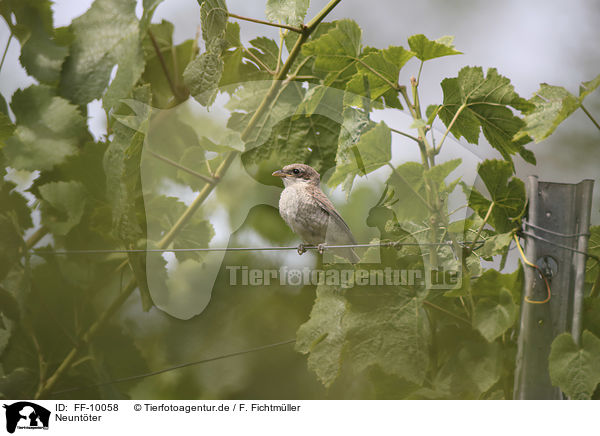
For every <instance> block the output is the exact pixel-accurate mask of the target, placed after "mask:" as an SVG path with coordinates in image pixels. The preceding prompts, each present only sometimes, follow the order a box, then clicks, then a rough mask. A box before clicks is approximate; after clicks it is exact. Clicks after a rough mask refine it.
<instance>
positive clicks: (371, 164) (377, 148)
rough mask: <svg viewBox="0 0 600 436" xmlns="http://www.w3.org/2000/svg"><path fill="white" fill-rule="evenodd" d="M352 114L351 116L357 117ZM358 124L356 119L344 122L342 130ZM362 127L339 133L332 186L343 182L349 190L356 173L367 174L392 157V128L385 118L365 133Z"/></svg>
mask: <svg viewBox="0 0 600 436" xmlns="http://www.w3.org/2000/svg"><path fill="white" fill-rule="evenodd" d="M348 111H356V110H355V109H351V108H347V109H346V110H345V111H344V113H345V114H346V112H348ZM353 117H354V116H352V118H350V119H352V120H356V119H355V118H353ZM355 126H356V124H355V123H354V121H352V123H351V124H350V125H348V124H346V121H344V124H343V126H342V129H344V128H346V127H350V128H353V127H355ZM361 130H362V129H361V128H360V127H359V128H358V129H357V130H354V131H348V132H344V131H342V133H340V143H339V145H338V152H337V155H336V158H335V161H336V167H335V172H334V173H333V175H332V176H331V178H330V179H329V181H328V184H329V186H332V187H333V186H337V185H339V184H340V183H344V190H345V191H346V192H349V191H350V189H351V188H352V183H353V181H354V178H355V177H356V176H365V175H367V174H369V173H370V172H373V171H375V170H376V169H378V168H380V167H382V166H383V165H386V164H387V163H388V162H389V161H390V159H391V158H392V149H391V146H392V136H391V131H390V128H389V127H388V126H387V125H386V124H385V123H384V122H383V121H382V122H380V123H379V124H377V125H376V126H375V127H373V128H372V129H370V130H368V131H366V132H365V133H362V132H361ZM361 133H362V134H361Z"/></svg>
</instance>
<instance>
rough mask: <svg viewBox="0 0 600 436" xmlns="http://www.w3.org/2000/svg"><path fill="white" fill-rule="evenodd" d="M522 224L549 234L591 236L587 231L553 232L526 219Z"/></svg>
mask: <svg viewBox="0 0 600 436" xmlns="http://www.w3.org/2000/svg"><path fill="white" fill-rule="evenodd" d="M523 224H524V225H526V226H527V227H533V228H534V229H537V230H541V231H542V232H545V233H549V234H551V235H555V236H560V237H562V238H577V237H579V236H591V235H590V234H589V233H573V234H571V235H568V234H565V233H559V232H555V231H554V230H549V229H546V228H544V227H541V226H538V225H535V224H532V223H530V222H529V221H527V220H523Z"/></svg>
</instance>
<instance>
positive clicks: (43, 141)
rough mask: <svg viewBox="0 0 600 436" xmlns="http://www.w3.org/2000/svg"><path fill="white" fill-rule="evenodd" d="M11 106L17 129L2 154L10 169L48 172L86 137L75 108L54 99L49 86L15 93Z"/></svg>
mask: <svg viewBox="0 0 600 436" xmlns="http://www.w3.org/2000/svg"><path fill="white" fill-rule="evenodd" d="M11 107H12V110H13V112H14V114H15V116H16V118H17V128H16V130H15V131H14V136H13V137H11V138H8V140H7V141H6V144H7V145H6V147H5V149H4V153H5V154H6V157H7V160H8V163H9V165H10V166H12V167H13V168H17V169H24V170H29V171H34V170H48V169H50V168H52V167H53V166H54V165H57V164H59V163H61V162H63V161H64V160H65V158H66V157H67V156H69V155H72V154H74V153H76V151H77V146H78V145H79V144H80V143H81V142H82V141H84V140H86V139H88V138H89V136H88V134H87V129H86V123H85V118H84V117H83V116H82V115H81V113H80V112H79V110H78V109H77V107H76V106H74V105H72V104H70V103H69V102H68V101H67V100H65V99H63V98H61V97H57V96H56V94H55V90H54V89H53V88H50V87H49V86H46V85H37V86H36V85H33V86H30V87H29V88H26V89H24V90H18V91H17V92H15V94H14V95H13V98H12V103H11Z"/></svg>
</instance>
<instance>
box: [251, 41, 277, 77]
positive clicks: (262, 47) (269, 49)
mask: <svg viewBox="0 0 600 436" xmlns="http://www.w3.org/2000/svg"><path fill="white" fill-rule="evenodd" d="M250 44H251V45H252V47H251V48H250V49H249V50H250V52H251V53H254V55H255V56H256V57H257V58H258V59H259V60H260V61H261V62H262V63H263V64H264V65H266V66H267V67H268V68H269V69H270V70H271V71H275V70H276V69H277V58H279V47H277V43H276V42H275V41H273V40H272V39H270V38H265V37H264V36H261V37H259V38H254V39H253V40H251V41H250ZM249 59H252V60H254V59H253V58H251V57H250V58H249ZM257 65H259V66H261V65H260V64H259V63H257ZM261 68H262V67H261Z"/></svg>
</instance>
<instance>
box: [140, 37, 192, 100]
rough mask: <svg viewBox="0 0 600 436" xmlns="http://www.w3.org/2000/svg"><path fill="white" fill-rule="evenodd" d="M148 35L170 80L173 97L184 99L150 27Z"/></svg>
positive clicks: (168, 80)
mask: <svg viewBox="0 0 600 436" xmlns="http://www.w3.org/2000/svg"><path fill="white" fill-rule="evenodd" d="M148 36H149V37H150V41H152V46H153V47H154V51H155V52H156V57H158V61H159V62H160V66H161V67H162V70H163V72H164V73H165V77H166V78H167V82H169V88H171V92H172V93H173V97H175V99H176V100H183V99H182V98H181V96H180V95H179V90H178V89H177V86H175V82H173V79H172V78H171V74H170V73H169V69H168V68H167V63H166V62H165V58H164V56H163V55H162V52H161V51H160V47H159V46H158V42H156V38H155V37H154V34H153V33H152V31H151V30H150V29H148Z"/></svg>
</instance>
